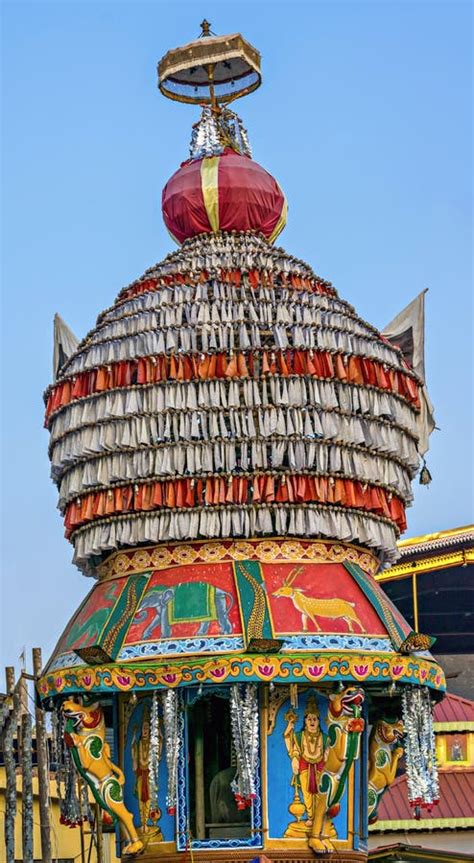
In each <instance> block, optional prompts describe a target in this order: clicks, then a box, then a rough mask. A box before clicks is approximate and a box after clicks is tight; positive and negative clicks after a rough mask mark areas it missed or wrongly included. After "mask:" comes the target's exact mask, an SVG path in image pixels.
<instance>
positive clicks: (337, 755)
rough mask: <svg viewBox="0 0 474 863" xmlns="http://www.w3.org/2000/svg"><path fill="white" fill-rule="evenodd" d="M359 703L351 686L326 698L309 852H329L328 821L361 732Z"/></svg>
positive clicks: (361, 696) (361, 698)
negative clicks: (324, 733)
mask: <svg viewBox="0 0 474 863" xmlns="http://www.w3.org/2000/svg"><path fill="white" fill-rule="evenodd" d="M363 701H364V692H363V690H362V689H358V688H357V687H355V686H348V687H347V689H344V690H343V691H342V692H338V693H336V694H334V695H330V696H329V710H328V715H327V742H326V749H325V753H324V769H323V771H322V773H321V776H320V778H319V783H318V796H317V800H316V805H315V809H314V818H313V825H312V828H311V837H310V839H309V841H308V844H309V847H310V848H312V849H313V851H332V850H333V845H332V841H331V840H332V839H333V838H334V836H335V835H336V834H335V830H334V826H333V824H332V820H331V818H332V816H334V815H336V814H337V812H338V811H339V801H340V799H341V797H342V795H343V793H344V789H345V786H346V783H347V778H348V776H349V772H350V769H351V767H352V765H353V763H354V761H355V760H356V759H357V758H358V757H359V749H360V735H361V732H362V731H363V730H364V720H363V719H362V718H361V717H360V715H359V714H360V711H361V708H362V704H363Z"/></svg>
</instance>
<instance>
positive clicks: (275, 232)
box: [268, 189, 288, 243]
mask: <svg viewBox="0 0 474 863" xmlns="http://www.w3.org/2000/svg"><path fill="white" fill-rule="evenodd" d="M280 191H281V189H280ZM282 195H283V192H282ZM287 217H288V201H287V200H286V198H285V196H284V195H283V206H282V208H281V213H280V218H279V219H278V222H277V223H276V225H275V227H274V228H273V231H272V233H271V234H270V236H269V238H268V242H269V243H274V242H275V240H276V238H277V237H278V235H279V234H281V232H282V230H283V228H284V227H285V225H286V220H287Z"/></svg>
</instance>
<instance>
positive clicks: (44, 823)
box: [33, 647, 52, 863]
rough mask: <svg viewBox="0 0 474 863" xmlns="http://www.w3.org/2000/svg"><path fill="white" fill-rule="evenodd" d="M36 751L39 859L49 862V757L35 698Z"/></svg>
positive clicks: (36, 669)
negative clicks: (39, 836)
mask: <svg viewBox="0 0 474 863" xmlns="http://www.w3.org/2000/svg"><path fill="white" fill-rule="evenodd" d="M41 667H42V659H41V648H40V647H34V648H33V675H34V677H35V679H36V680H39V678H40V677H41ZM35 721H36V751H37V759H38V797H39V812H40V835H41V860H42V861H43V863H51V861H52V852H51V819H50V811H49V763H48V762H49V758H48V735H47V733H46V725H45V721H44V710H43V708H42V707H41V703H40V702H39V700H38V699H36V709H35Z"/></svg>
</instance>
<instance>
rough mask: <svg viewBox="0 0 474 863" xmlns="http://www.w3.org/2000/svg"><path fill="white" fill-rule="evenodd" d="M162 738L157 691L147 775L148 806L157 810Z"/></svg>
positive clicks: (152, 710)
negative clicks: (148, 789) (148, 788)
mask: <svg viewBox="0 0 474 863" xmlns="http://www.w3.org/2000/svg"><path fill="white" fill-rule="evenodd" d="M162 745H163V740H162V736H161V731H160V717H159V713H158V691H157V690H155V692H154V693H153V700H152V704H151V713H150V751H149V756H148V777H149V785H150V801H151V803H150V808H151V809H152V810H153V809H154V810H155V811H157V810H158V808H159V807H158V790H159V786H158V770H159V767H160V758H161V750H162Z"/></svg>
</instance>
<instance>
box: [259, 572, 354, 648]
mask: <svg viewBox="0 0 474 863" xmlns="http://www.w3.org/2000/svg"><path fill="white" fill-rule="evenodd" d="M302 570H303V568H302V567H301V566H300V567H296V569H294V570H293V571H292V572H290V574H289V575H288V576H287V577H286V578H285V581H284V582H283V584H282V586H281V587H279V588H278V590H275V591H274V592H273V594H272V595H273V596H278V597H280V596H286V597H287V598H288V599H291V601H292V603H293V605H294V607H295V608H296V609H297V610H298V611H299V612H300V614H301V622H302V625H303V632H307V631H308V620H311V621H312V623H313V624H314V626H315V627H316V629H317V630H318V631H320V630H321V627H320V625H319V623H318V621H317V620H316V618H317V617H326V618H329V619H330V620H339V619H342V620H344V622H345V623H346V624H347V626H348V629H349V632H354V631H355V630H354V623H356V624H357V626H358V627H360V631H361V632H364V631H365V630H364V627H363V625H362V623H361V622H360V620H359V618H358V617H357V614H356V612H355V608H354V605H355V603H353V602H348V601H347V600H346V599H337V598H336V597H335V598H333V599H316V598H314V597H311V596H307V595H306V593H305V592H304V590H302V588H301V587H294V586H293V582H294V581H295V579H296V578H297V576H298V575H300V573H301V572H302Z"/></svg>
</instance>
